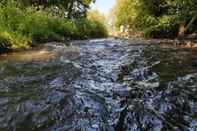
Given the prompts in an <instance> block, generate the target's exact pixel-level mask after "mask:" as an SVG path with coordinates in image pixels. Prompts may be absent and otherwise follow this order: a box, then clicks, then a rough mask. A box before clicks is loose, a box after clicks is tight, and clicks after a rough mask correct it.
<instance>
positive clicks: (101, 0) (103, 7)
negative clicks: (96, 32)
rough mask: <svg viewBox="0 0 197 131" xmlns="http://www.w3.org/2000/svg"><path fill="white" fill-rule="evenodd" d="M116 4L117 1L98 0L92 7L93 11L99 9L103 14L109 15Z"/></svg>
mask: <svg viewBox="0 0 197 131" xmlns="http://www.w3.org/2000/svg"><path fill="white" fill-rule="evenodd" d="M115 3H116V0H96V3H94V4H93V5H92V6H91V7H92V9H97V10H98V11H100V12H101V13H103V14H107V13H108V12H109V11H110V9H111V8H112V7H113V6H114V5H115Z"/></svg>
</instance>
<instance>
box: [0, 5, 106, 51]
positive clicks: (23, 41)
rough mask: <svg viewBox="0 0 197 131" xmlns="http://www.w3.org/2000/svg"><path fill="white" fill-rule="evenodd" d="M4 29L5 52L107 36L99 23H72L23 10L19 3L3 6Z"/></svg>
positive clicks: (0, 8)
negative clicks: (67, 39)
mask: <svg viewBox="0 0 197 131" xmlns="http://www.w3.org/2000/svg"><path fill="white" fill-rule="evenodd" d="M0 27H1V31H0V44H1V48H25V47H28V46H30V45H31V44H32V43H34V44H39V43H43V42H48V41H64V40H65V38H70V39H85V38H92V37H94V38H95V37H104V36H106V35H107V31H106V29H105V26H103V25H102V23H100V22H98V21H94V20H89V19H86V18H83V19H75V20H72V21H71V20H68V19H64V18H60V17H58V16H53V15H51V13H50V12H47V11H45V10H39V11H38V10H36V8H34V7H29V8H20V7H19V6H18V5H17V3H16V2H7V4H6V5H5V4H0ZM5 43H6V44H5ZM1 48H0V50H3V49H1Z"/></svg>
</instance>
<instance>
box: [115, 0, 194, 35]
mask: <svg viewBox="0 0 197 131" xmlns="http://www.w3.org/2000/svg"><path fill="white" fill-rule="evenodd" d="M113 13H114V14H113V15H114V25H115V26H116V28H117V29H118V28H119V27H120V26H121V25H125V26H127V27H129V29H130V31H134V32H136V31H139V32H143V33H144V35H145V36H148V37H175V36H177V34H178V31H179V27H180V25H184V26H187V27H188V28H190V33H191V32H192V31H195V30H196V28H197V26H196V24H197V20H196V18H197V1H196V0H187V1H186V0H118V1H117V4H116V6H115V7H114V9H113ZM186 30H188V29H187V28H186Z"/></svg>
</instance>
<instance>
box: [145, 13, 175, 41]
mask: <svg viewBox="0 0 197 131" xmlns="http://www.w3.org/2000/svg"><path fill="white" fill-rule="evenodd" d="M178 29H179V23H178V21H175V17H174V16H163V17H161V18H159V21H158V23H157V24H156V25H154V26H150V27H146V28H145V29H144V35H145V37H152V38H174V37H176V36H177V34H178Z"/></svg>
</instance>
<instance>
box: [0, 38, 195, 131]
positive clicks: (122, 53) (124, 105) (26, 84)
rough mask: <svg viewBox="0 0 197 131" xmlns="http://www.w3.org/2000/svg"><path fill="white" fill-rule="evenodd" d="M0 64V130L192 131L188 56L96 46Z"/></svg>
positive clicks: (13, 57) (165, 49) (163, 49)
mask: <svg viewBox="0 0 197 131" xmlns="http://www.w3.org/2000/svg"><path fill="white" fill-rule="evenodd" d="M0 61H1V63H0V131H67V130H68V131H196V130H197V50H196V49H184V48H176V47H169V46H158V45H146V44H143V43H140V42H138V44H136V42H135V41H130V42H127V41H124V40H118V39H116V40H115V39H100V40H90V41H80V42H74V43H73V44H71V45H70V46H65V45H63V44H58V43H49V44H45V45H44V46H43V47H42V48H39V49H35V50H31V51H25V52H18V53H13V54H7V55H2V56H1V57H0Z"/></svg>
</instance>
